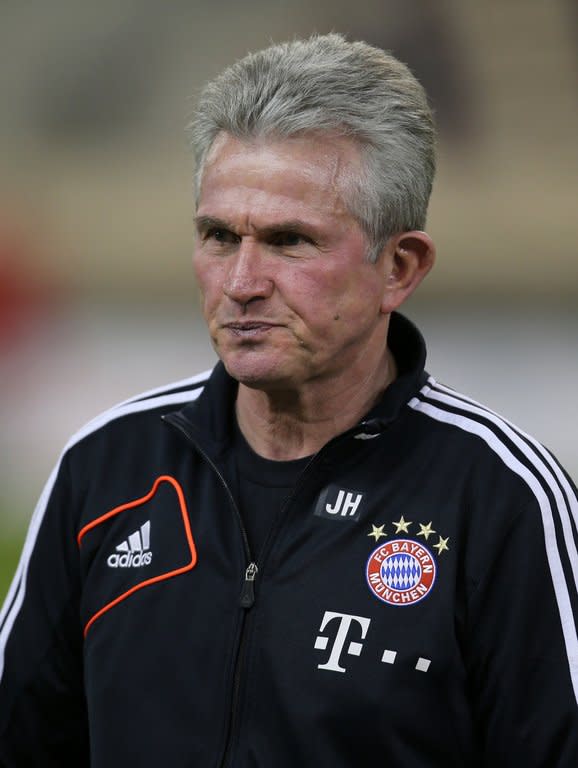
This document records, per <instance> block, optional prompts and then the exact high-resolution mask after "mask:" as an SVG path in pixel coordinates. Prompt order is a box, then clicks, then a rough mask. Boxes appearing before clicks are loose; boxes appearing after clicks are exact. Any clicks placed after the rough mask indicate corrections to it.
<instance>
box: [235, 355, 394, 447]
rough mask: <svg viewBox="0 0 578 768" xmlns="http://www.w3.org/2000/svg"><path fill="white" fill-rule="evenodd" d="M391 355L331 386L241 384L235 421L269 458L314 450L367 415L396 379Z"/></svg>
mask: <svg viewBox="0 0 578 768" xmlns="http://www.w3.org/2000/svg"><path fill="white" fill-rule="evenodd" d="M396 375H397V371H396V365H395V360H394V358H393V356H392V354H391V352H390V351H389V349H386V352H385V354H384V355H383V357H382V359H381V360H380V363H379V365H378V366H376V367H375V368H373V369H372V370H371V371H370V372H368V373H366V375H365V376H364V377H358V378H356V379H355V380H354V381H352V380H351V377H349V378H348V381H347V382H341V381H335V382H332V386H331V387H330V388H328V387H327V385H326V384H324V385H323V386H319V387H316V386H310V387H307V388H305V390H304V391H298V392H296V391H281V392H266V391H263V390H257V389H250V388H249V387H246V386H245V385H243V384H240V385H239V392H238V395H237V404H236V409H237V420H238V423H239V428H240V430H241V432H242V433H243V435H244V437H245V439H246V440H247V442H248V443H249V445H250V446H251V448H252V449H253V450H254V451H255V452H256V453H258V454H259V455H260V456H263V457H265V458H268V459H274V460H277V461H290V460H291V459H299V458H302V457H304V456H311V455H312V454H314V453H317V451H319V450H320V449H321V448H322V447H323V446H324V445H325V443H327V442H328V441H329V440H331V438H333V437H335V436H336V435H339V434H341V433H342V432H345V431H346V430H348V429H350V428H351V427H353V426H355V424H357V423H359V421H360V420H361V419H362V418H363V416H365V414H366V413H367V412H368V411H370V410H371V408H372V407H373V406H374V405H375V403H376V402H377V401H378V400H379V398H380V397H381V395H382V394H383V392H384V391H385V389H386V388H387V387H388V386H389V385H390V384H391V383H392V381H394V379H395V378H396Z"/></svg>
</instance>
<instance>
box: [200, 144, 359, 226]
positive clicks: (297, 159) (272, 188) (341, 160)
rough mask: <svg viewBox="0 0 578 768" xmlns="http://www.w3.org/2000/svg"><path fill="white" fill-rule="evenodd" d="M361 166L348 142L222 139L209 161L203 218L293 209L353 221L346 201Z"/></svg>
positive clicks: (354, 147)
mask: <svg viewBox="0 0 578 768" xmlns="http://www.w3.org/2000/svg"><path fill="white" fill-rule="evenodd" d="M360 164H361V160H360V155H359V150H358V147H357V145H356V144H354V142H353V141H352V140H351V139H347V138H345V137H339V136H328V135H325V136H321V135H306V136H296V137H290V138H283V139H270V138H268V139H255V140H252V141H245V140H243V141H242V140H240V139H237V138H234V137H233V136H230V135H228V134H224V133H222V134H220V135H219V136H218V137H217V138H216V140H215V142H214V143H213V146H212V147H211V150H210V152H209V154H208V156H207V160H206V163H205V168H204V173H203V178H202V182H201V188H200V196H199V208H198V213H199V214H200V215H202V214H205V213H206V214H211V215H215V214H216V213H217V210H216V209H219V210H223V209H225V208H229V207H232V208H234V209H235V210H239V212H241V211H240V209H242V210H243V211H244V212H245V213H247V214H252V215H253V216H256V215H258V214H259V213H261V212H262V213H267V214H269V213H274V212H276V211H277V209H278V210H279V212H282V211H285V212H286V209H288V208H290V209H291V211H292V212H293V213H295V214H301V215H303V214H304V213H308V215H309V216H313V217H315V216H316V215H317V216H323V217H326V216H331V217H341V216H345V215H349V213H348V210H347V208H346V205H345V202H344V198H345V197H347V190H348V188H349V186H350V182H351V180H352V178H353V177H354V176H357V175H358V174H359V172H360Z"/></svg>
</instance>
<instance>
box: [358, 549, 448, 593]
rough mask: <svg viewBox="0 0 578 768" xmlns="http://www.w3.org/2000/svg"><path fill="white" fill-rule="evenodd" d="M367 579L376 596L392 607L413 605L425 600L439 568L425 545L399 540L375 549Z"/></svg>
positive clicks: (371, 556) (368, 567) (368, 566)
mask: <svg viewBox="0 0 578 768" xmlns="http://www.w3.org/2000/svg"><path fill="white" fill-rule="evenodd" d="M366 577H367V583H368V584H369V588H370V589H371V591H372V592H373V594H374V595H375V596H376V597H377V598H379V599H380V600H383V602H384V603H388V604H389V605H396V606H401V605H413V604H414V603H419V601H420V600H423V599H424V597H426V596H427V595H428V594H429V593H430V592H431V589H432V587H433V585H434V582H435V579H436V564H435V560H434V559H433V556H432V554H431V552H430V551H429V550H428V549H427V547H425V546H424V545H423V544H420V543H418V542H417V541H412V540H411V539H395V540H393V541H388V542H386V543H385V544H383V545H382V546H380V547H377V549H374V550H373V552H372V553H371V555H370V556H369V560H368V561H367V568H366Z"/></svg>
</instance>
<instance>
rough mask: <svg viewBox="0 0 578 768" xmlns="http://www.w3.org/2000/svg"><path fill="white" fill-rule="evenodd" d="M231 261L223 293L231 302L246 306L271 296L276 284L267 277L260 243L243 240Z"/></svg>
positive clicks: (232, 255) (231, 256)
mask: <svg viewBox="0 0 578 768" xmlns="http://www.w3.org/2000/svg"><path fill="white" fill-rule="evenodd" d="M229 259H230V261H229V271H228V273H227V276H226V279H225V282H224V283H223V292H224V293H225V295H226V296H227V297H228V298H229V299H231V301H234V302H236V303H237V304H243V305H246V304H248V303H249V302H250V301H254V300H255V299H267V298H269V296H271V294H272V293H273V288H274V283H273V280H272V279H271V278H270V277H267V272H266V264H265V260H264V258H263V255H262V253H261V246H260V245H259V243H256V242H255V241H251V240H247V239H246V238H243V239H242V240H241V243H240V245H239V247H238V248H237V249H236V252H235V253H234V254H231V255H230V257H229Z"/></svg>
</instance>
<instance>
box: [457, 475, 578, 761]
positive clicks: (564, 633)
mask: <svg viewBox="0 0 578 768" xmlns="http://www.w3.org/2000/svg"><path fill="white" fill-rule="evenodd" d="M534 490H535V499H533V500H532V502H531V503H530V504H528V505H527V506H526V507H525V508H524V509H522V510H521V511H520V512H519V513H518V514H516V515H515V516H514V517H513V519H512V520H511V522H510V524H509V525H508V526H507V528H506V530H505V531H504V530H503V531H502V534H503V535H502V537H501V540H500V541H495V542H494V544H493V546H491V547H490V548H489V551H488V553H487V560H486V562H487V568H486V571H485V573H483V574H481V575H480V579H479V582H478V584H477V585H476V588H475V590H474V591H473V595H472V597H471V599H470V602H469V621H468V633H469V637H468V641H467V644H466V648H467V652H466V653H467V665H468V672H469V681H470V686H471V688H470V690H471V697H472V702H473V708H474V719H475V723H476V726H477V729H478V737H479V739H480V745H481V753H482V755H483V759H482V763H481V764H482V765H483V766H484V768H490V767H491V768H506V766H509V767H511V766H518V765H524V766H528V768H546V767H547V768H575V767H576V766H578V703H577V697H578V636H577V627H578V593H577V581H576V579H577V577H578V555H577V551H576V544H577V538H576V522H577V520H578V501H577V498H576V489H575V487H574V486H572V484H571V483H570V481H569V480H568V478H567V477H566V476H565V475H563V473H562V472H561V471H560V472H559V473H558V475H557V478H556V483H552V484H550V485H549V486H548V485H546V484H541V485H540V486H536V487H535V488H534Z"/></svg>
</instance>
